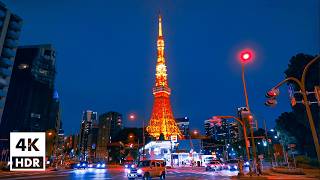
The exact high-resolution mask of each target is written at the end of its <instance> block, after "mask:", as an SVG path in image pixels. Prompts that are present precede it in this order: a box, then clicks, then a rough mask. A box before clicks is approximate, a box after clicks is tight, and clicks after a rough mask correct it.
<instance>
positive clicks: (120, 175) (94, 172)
mask: <svg viewBox="0 0 320 180" xmlns="http://www.w3.org/2000/svg"><path fill="white" fill-rule="evenodd" d="M237 173H238V172H237V171H231V172H230V171H228V170H222V171H217V172H206V171H205V170H204V168H190V167H189V168H175V169H168V170H167V175H166V179H168V180H180V179H181V180H206V179H207V180H209V179H210V180H211V179H221V180H224V179H232V176H236V175H237ZM2 179H8V180H25V179H32V180H53V179H55V180H56V179H58V180H60V179H62V180H67V179H83V180H87V179H95V180H102V179H116V180H118V179H119V180H121V179H127V178H126V176H125V172H124V169H123V168H122V167H117V168H109V169H85V170H59V171H48V170H47V171H45V172H8V171H0V180H2ZM158 179H159V178H158ZM251 179H252V178H251ZM253 179H256V178H253ZM263 179H299V180H301V179H306V178H305V177H301V176H287V177H286V176H285V175H280V176H279V175H272V176H267V177H264V178H263ZM307 179H308V178H307ZM311 179H312V178H311Z"/></svg>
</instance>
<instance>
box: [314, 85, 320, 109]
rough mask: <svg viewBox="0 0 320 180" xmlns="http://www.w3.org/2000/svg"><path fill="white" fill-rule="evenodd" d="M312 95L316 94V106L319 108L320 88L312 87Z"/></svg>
mask: <svg viewBox="0 0 320 180" xmlns="http://www.w3.org/2000/svg"><path fill="white" fill-rule="evenodd" d="M314 93H315V94H316V98H317V101H318V106H320V86H315V87H314Z"/></svg>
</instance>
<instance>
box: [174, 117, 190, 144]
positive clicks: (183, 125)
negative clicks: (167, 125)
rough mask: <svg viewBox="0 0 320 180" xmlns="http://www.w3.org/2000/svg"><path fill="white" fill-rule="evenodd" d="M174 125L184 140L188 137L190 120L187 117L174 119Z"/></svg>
mask: <svg viewBox="0 0 320 180" xmlns="http://www.w3.org/2000/svg"><path fill="white" fill-rule="evenodd" d="M175 120H176V123H177V126H178V127H179V130H180V132H181V134H182V135H183V136H184V138H185V139H187V138H189V137H190V128H189V124H190V120H189V118H188V117H183V118H176V119H175Z"/></svg>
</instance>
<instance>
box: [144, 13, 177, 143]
mask: <svg viewBox="0 0 320 180" xmlns="http://www.w3.org/2000/svg"><path fill="white" fill-rule="evenodd" d="M161 21H162V18H161V16H159V35H158V40H157V49H158V59H157V65H156V84H155V86H154V88H153V96H154V104H153V109H152V114H151V119H150V121H149V126H148V127H147V131H148V133H149V134H150V135H151V136H153V137H156V138H157V139H158V138H159V137H160V134H161V133H162V134H163V135H164V138H165V139H166V140H168V139H170V137H171V136H172V135H177V136H178V137H180V138H182V134H181V132H180V130H179V128H178V126H177V124H176V122H175V120H174V118H173V113H172V109H171V104H170V94H171V89H170V88H169V86H168V79H167V66H166V60H165V57H164V38H163V35H162V22H161Z"/></svg>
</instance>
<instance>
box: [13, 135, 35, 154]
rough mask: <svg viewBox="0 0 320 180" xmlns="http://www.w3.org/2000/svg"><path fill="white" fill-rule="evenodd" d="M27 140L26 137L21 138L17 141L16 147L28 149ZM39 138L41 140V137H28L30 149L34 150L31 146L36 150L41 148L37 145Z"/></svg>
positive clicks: (23, 149)
mask: <svg viewBox="0 0 320 180" xmlns="http://www.w3.org/2000/svg"><path fill="white" fill-rule="evenodd" d="M25 140H26V139H25V138H21V139H20V140H19V142H18V143H17V145H16V148H17V149H18V148H21V150H22V151H25V149H26V146H25ZM38 140H39V138H35V139H34V140H33V141H32V139H31V138H28V151H32V149H31V148H33V149H34V150H35V151H39V149H38V148H37V146H36V145H35V144H36V142H37V141H38ZM31 141H32V142H31Z"/></svg>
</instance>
